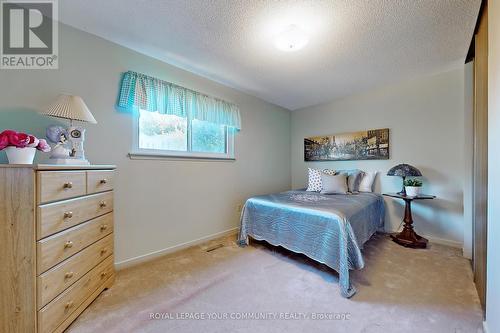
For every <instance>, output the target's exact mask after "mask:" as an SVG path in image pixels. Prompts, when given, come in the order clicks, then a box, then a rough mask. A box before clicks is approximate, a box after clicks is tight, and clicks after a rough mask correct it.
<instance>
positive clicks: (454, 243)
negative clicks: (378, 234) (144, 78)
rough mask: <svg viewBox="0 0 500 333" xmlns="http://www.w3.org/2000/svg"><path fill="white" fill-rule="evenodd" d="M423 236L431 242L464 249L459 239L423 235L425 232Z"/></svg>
mask: <svg viewBox="0 0 500 333" xmlns="http://www.w3.org/2000/svg"><path fill="white" fill-rule="evenodd" d="M386 232H388V233H394V232H397V231H396V230H393V231H386ZM421 236H422V237H425V238H427V239H428V240H429V242H430V243H434V244H441V245H446V246H450V247H454V248H457V249H461V250H462V251H463V245H464V244H463V243H462V242H457V241H454V240H449V239H443V238H439V237H434V236H429V235H423V234H421Z"/></svg>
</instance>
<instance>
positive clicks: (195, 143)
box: [117, 71, 241, 159]
mask: <svg viewBox="0 0 500 333" xmlns="http://www.w3.org/2000/svg"><path fill="white" fill-rule="evenodd" d="M117 107H118V108H119V109H120V110H124V111H127V112H132V113H133V115H134V135H133V140H134V142H133V151H132V152H131V153H130V154H129V155H130V156H131V157H135V156H139V157H140V156H151V155H153V156H154V157H161V156H167V157H188V158H193V157H194V158H214V159H234V136H235V133H236V132H238V131H239V130H241V117H240V111H239V108H238V106H237V105H235V104H233V103H229V102H226V101H223V100H221V99H218V98H215V97H211V96H208V95H205V94H202V93H199V92H197V91H194V90H191V89H188V88H184V87H181V86H179V85H176V84H173V83H170V82H167V81H163V80H160V79H157V78H154V77H151V76H148V75H144V74H141V73H137V72H132V71H128V72H126V73H124V74H123V77H122V82H121V87H120V93H119V96H118V103H117Z"/></svg>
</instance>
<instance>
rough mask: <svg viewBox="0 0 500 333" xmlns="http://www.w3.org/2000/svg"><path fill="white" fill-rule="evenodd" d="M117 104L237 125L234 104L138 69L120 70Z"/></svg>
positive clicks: (231, 125) (237, 116) (125, 107)
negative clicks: (145, 73)
mask: <svg viewBox="0 0 500 333" xmlns="http://www.w3.org/2000/svg"><path fill="white" fill-rule="evenodd" d="M118 107H120V108H122V109H126V110H137V109H141V110H146V111H151V112H159V113H162V114H171V115H176V116H179V117H185V118H187V117H191V118H192V119H197V120H203V121H208V122H211V123H214V124H219V125H225V126H228V127H233V128H235V129H237V130H240V129H241V117H240V111H239V109H238V107H237V106H236V105H234V104H232V103H229V102H225V101H223V100H220V99H218V98H215V97H211V96H207V95H204V94H202V93H199V92H196V91H194V90H191V89H187V88H184V87H181V86H178V85H175V84H173V83H170V82H166V81H163V80H160V79H157V78H154V77H151V76H147V75H144V74H141V73H136V72H132V71H128V72H126V73H124V75H123V78H122V84H121V88H120V96H119V98H118Z"/></svg>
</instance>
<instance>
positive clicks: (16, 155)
mask: <svg viewBox="0 0 500 333" xmlns="http://www.w3.org/2000/svg"><path fill="white" fill-rule="evenodd" d="M5 152H6V153H7V159H8V160H9V164H33V160H34V159H35V153H36V148H31V147H26V148H17V147H7V148H5Z"/></svg>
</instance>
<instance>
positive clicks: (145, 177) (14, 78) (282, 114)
mask: <svg viewBox="0 0 500 333" xmlns="http://www.w3.org/2000/svg"><path fill="white" fill-rule="evenodd" d="M127 70H134V71H138V72H143V73H146V74H149V75H152V76H155V77H158V78H161V79H165V80H168V81H171V82H174V83H177V84H180V85H183V86H185V87H188V88H191V89H194V90H198V91H201V92H203V93H206V94H210V95H213V96H216V97H219V98H223V99H225V100H228V101H231V102H234V103H236V104H238V105H239V107H240V109H241V116H242V126H243V129H242V131H241V133H239V134H238V135H237V137H236V146H235V147H236V158H237V160H236V161H235V162H220V161H216V162H214V161H181V160H174V161H157V160H130V159H129V158H128V157H127V153H128V152H129V151H130V150H131V147H132V116H131V115H130V114H126V113H120V112H118V111H116V110H115V102H116V98H117V93H118V88H119V79H120V75H121V73H122V72H124V71H127ZM61 92H68V93H72V94H77V95H80V96H82V97H83V99H84V100H85V101H86V103H87V104H88V106H89V108H90V109H91V111H92V112H93V114H94V116H95V118H96V119H97V121H98V122H99V124H97V125H88V126H87V128H88V132H87V144H86V152H87V155H88V157H89V159H90V160H91V162H93V163H107V164H116V165H118V178H117V183H116V206H115V207H116V234H115V235H116V261H117V262H123V261H126V260H129V259H131V258H134V257H138V256H144V255H147V254H148V253H151V252H154V251H161V250H163V249H166V248H169V247H173V246H176V245H179V244H183V243H185V242H190V241H193V240H196V239H199V238H202V237H206V236H209V235H213V234H215V233H218V232H222V231H225V230H228V229H232V228H235V227H237V226H238V224H239V213H238V212H237V206H238V205H239V204H240V203H242V202H243V201H244V200H245V199H246V198H247V197H249V196H252V195H256V194H262V193H269V192H276V191H282V190H287V189H289V187H290V135H289V134H290V114H289V111H287V110H285V109H282V108H279V107H277V106H274V105H271V104H269V103H266V102H263V101H262V100H259V99H257V98H255V97H251V96H248V95H246V94H243V93H240V92H238V91H236V90H234V89H230V88H227V87H224V86H222V85H220V84H217V83H215V82H213V81H210V80H207V79H204V78H202V77H199V76H197V75H194V74H192V73H189V72H186V71H183V70H180V69H178V68H175V67H173V66H170V65H167V64H165V63H162V62H160V61H157V60H155V59H152V58H149V57H147V56H144V55H141V54H139V53H136V52H134V51H131V50H129V49H126V48H123V47H121V46H118V45H116V44H113V43H110V42H108V41H105V40H103V39H100V38H98V37H95V36H93V35H89V34H87V33H84V32H81V31H78V30H75V29H73V28H69V27H66V26H62V27H61V30H60V69H59V70H0V130H1V129H5V128H14V129H17V130H23V131H30V132H34V133H37V134H39V135H41V134H42V133H44V128H45V127H46V126H47V125H48V124H50V123H52V122H53V121H52V120H50V119H48V118H43V117H41V116H38V115H37V114H35V113H34V111H35V110H38V109H40V108H42V107H43V106H46V105H48V104H49V103H50V102H51V101H52V100H53V99H54V98H55V97H56V96H57V94H59V93H61ZM0 160H2V161H5V154H4V153H3V152H0ZM0 162H1V161H0Z"/></svg>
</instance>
